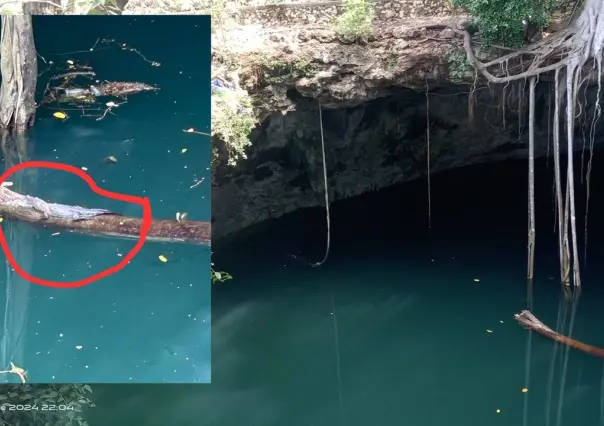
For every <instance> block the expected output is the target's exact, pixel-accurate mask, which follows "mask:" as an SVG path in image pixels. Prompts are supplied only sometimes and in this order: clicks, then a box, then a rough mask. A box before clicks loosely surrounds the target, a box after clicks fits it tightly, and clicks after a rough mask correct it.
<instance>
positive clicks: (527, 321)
mask: <svg viewBox="0 0 604 426" xmlns="http://www.w3.org/2000/svg"><path fill="white" fill-rule="evenodd" d="M514 319H515V320H516V321H518V322H519V323H520V324H522V325H523V326H525V327H526V328H528V329H529V330H532V331H536V332H537V333H539V334H541V335H543V336H545V337H548V338H550V339H552V340H554V341H556V342H558V343H562V344H564V345H566V346H570V347H571V348H573V349H577V350H579V351H581V352H585V353H586V354H589V355H593V356H596V357H598V358H604V349H601V348H598V347H595V346H592V345H588V344H586V343H583V342H579V341H578V340H575V339H572V338H570V337H567V336H564V335H562V334H559V333H557V332H555V331H554V330H552V329H551V328H549V327H548V326H546V325H545V324H543V323H542V322H541V321H539V320H538V319H537V317H535V316H534V315H533V314H532V313H531V312H530V311H522V312H520V313H519V314H516V315H514Z"/></svg>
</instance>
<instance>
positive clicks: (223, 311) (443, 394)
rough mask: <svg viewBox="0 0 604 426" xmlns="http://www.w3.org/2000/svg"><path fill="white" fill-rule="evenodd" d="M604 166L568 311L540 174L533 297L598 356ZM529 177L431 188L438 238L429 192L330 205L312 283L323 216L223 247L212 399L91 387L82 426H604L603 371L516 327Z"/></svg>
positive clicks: (602, 323)
mask: <svg viewBox="0 0 604 426" xmlns="http://www.w3.org/2000/svg"><path fill="white" fill-rule="evenodd" d="M603 160H604V157H603V156H602V155H599V156H597V157H596V158H595V159H594V175H593V177H592V199H591V205H590V218H591V222H590V224H589V240H588V241H589V247H588V257H587V261H586V262H583V263H584V265H583V266H584V268H583V283H584V290H583V293H582V295H581V297H580V298H579V299H578V303H577V304H575V305H574V307H573V305H572V304H563V306H562V308H560V300H561V299H560V288H559V284H558V281H557V277H558V276H559V272H558V261H557V257H556V253H557V249H556V246H555V236H554V234H553V230H554V215H553V210H552V203H551V193H552V192H551V188H552V186H551V182H552V179H551V176H552V172H551V164H550V165H549V166H546V164H545V162H543V161H542V162H540V163H539V164H538V167H537V168H538V177H539V178H538V182H537V194H538V197H537V242H536V247H537V259H536V272H535V276H536V280H535V283H534V289H533V293H532V296H533V297H532V304H533V306H532V312H534V314H535V315H536V316H537V317H538V318H539V319H540V320H542V321H543V322H544V323H545V324H547V325H549V326H550V327H552V328H556V326H557V324H558V325H559V326H560V327H562V326H564V327H565V328H561V330H562V331H563V332H565V333H567V334H571V335H572V336H573V337H575V338H576V339H579V340H581V341H583V342H586V343H590V344H593V345H596V346H600V347H602V346H604V340H603V339H602V330H603V329H604V315H602V309H601V307H602V300H603V299H602V297H603V293H604V292H603V290H602V288H603V287H602V282H601V281H602V280H601V277H602V276H603V272H604V270H603V267H602V265H603V262H602V259H603V256H604V232H603V231H604V229H603V227H602V223H601V221H599V220H598V218H599V217H601V215H602V214H603V213H604V203H603V202H602V182H603V181H604V173H603V169H602V168H600V167H598V166H597V165H598V164H602V161H603ZM577 161H580V160H579V159H578V160H577ZM526 173H527V172H526V162H522V161H519V162H509V163H502V164H498V165H485V166H478V167H473V168H468V169H465V170H457V171H452V172H449V173H443V174H441V175H435V176H434V177H433V179H432V185H433V186H432V228H431V229H428V227H427V188H426V182H425V181H418V182H414V183H411V184H405V185H399V186H396V187H393V188H390V189H387V190H383V191H379V192H377V193H373V194H368V195H365V196H362V197H358V198H355V199H351V200H348V201H344V202H336V203H334V204H333V205H332V207H333V209H332V213H333V216H332V224H333V235H332V237H333V238H332V242H333V244H332V252H331V254H330V257H329V260H328V262H327V263H326V264H325V265H324V266H322V267H318V268H310V267H308V266H307V265H306V264H304V262H303V261H302V262H301V261H300V259H302V258H305V261H309V262H316V261H319V260H320V259H321V258H322V257H323V250H324V245H325V234H324V230H325V225H324V223H325V222H324V220H325V219H324V211H323V210H322V209H311V210H306V211H300V212H298V213H294V214H291V215H290V216H287V217H284V218H282V219H281V220H277V221H275V222H273V223H271V224H268V225H266V226H263V227H262V228H260V229H258V230H257V232H255V233H253V232H248V233H247V235H245V236H243V235H242V236H241V237H239V238H237V239H235V241H232V242H230V243H228V244H226V243H220V242H217V243H215V246H214V250H215V257H214V259H213V260H214V262H215V264H216V267H219V268H220V269H223V270H225V271H228V272H230V273H231V274H232V275H233V276H234V279H233V280H232V281H228V282H226V283H224V284H220V285H215V286H214V287H213V295H212V298H213V303H212V304H213V307H212V309H213V312H212V316H213V327H212V340H213V342H212V343H213V345H212V359H213V362H212V384H211V385H207V386H206V385H204V386H192V385H175V386H162V385H148V386H146V385H133V386H119V385H116V386H113V385H106V386H105V385H99V386H93V396H94V399H95V401H96V402H97V407H96V408H91V409H89V410H87V412H86V413H85V414H86V417H87V419H89V422H90V424H91V425H94V426H104V425H124V426H125V425H132V424H146V425H149V426H159V425H164V424H170V425H172V426H185V425H191V424H197V425H204V426H239V425H242V424H245V425H249V426H282V425H288V426H328V425H329V426H333V425H341V426H350V425H359V426H364V425H380V426H397V425H413V426H441V425H449V424H453V425H466V426H484V425H500V426H518V425H529V426H538V425H556V426H561V425H565V426H576V425H598V424H602V422H603V421H604V417H603V415H602V411H603V407H604V404H603V402H602V401H603V395H604V393H603V392H602V386H603V375H602V372H603V364H602V360H600V359H598V358H594V357H591V356H589V355H587V354H585V353H582V352H579V351H575V350H569V351H567V350H566V348H562V347H557V346H556V345H555V344H554V342H553V341H551V340H549V339H547V338H545V337H542V336H540V335H537V334H529V332H527V331H526V330H525V329H523V328H522V327H521V326H519V325H518V324H517V323H516V322H515V321H514V319H513V315H514V314H515V313H517V312H520V311H521V310H522V309H526V308H527V304H528V302H529V300H528V299H529V298H528V297H527V296H528V294H527V284H526V230H527V212H526V206H527V189H526V176H527V175H526ZM577 186H578V187H581V183H580V182H579V181H578V182H577ZM583 188H584V187H583ZM583 202H584V199H583V200H582V201H580V202H578V205H580V206H583V205H584V204H583ZM581 210H582V208H581ZM582 215H583V214H582V213H581V212H578V217H582ZM578 229H579V230H582V229H583V225H582V223H580V224H579V226H578ZM581 235H582V232H581ZM292 255H293V256H292ZM294 256H295V257H294ZM303 260H304V259H303ZM562 300H563V299H562ZM573 308H574V312H575V315H574V320H573V323H572V330H570V331H569V327H570V326H571V313H572V312H573ZM564 312H566V316H565V317H564V316H563V315H561V316H560V319H559V313H564ZM529 336H531V337H530V339H529ZM523 389H526V392H523Z"/></svg>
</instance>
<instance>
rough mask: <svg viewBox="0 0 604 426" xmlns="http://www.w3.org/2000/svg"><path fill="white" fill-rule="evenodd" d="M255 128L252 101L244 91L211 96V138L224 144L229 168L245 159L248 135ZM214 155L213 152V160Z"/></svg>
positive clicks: (229, 91) (235, 90)
mask: <svg viewBox="0 0 604 426" xmlns="http://www.w3.org/2000/svg"><path fill="white" fill-rule="evenodd" d="M255 126H256V117H255V116H254V113H253V110H252V100H251V98H250V96H249V94H248V93H247V91H246V90H243V89H240V88H239V89H233V90H228V91H224V92H220V93H213V94H212V136H214V135H216V136H217V137H218V138H219V139H220V140H221V141H223V142H224V143H225V145H226V148H227V151H228V164H229V165H230V166H234V165H235V164H237V162H238V161H239V160H241V159H245V158H247V156H246V153H245V150H246V148H247V147H248V146H250V145H251V144H252V143H251V142H250V133H251V132H252V129H253V128H254V127H255ZM216 154H217V153H216V151H214V158H215V157H216Z"/></svg>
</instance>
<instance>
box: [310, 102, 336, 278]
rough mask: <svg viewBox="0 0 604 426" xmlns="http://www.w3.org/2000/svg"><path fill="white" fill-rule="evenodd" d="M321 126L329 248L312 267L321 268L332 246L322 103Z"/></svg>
mask: <svg viewBox="0 0 604 426" xmlns="http://www.w3.org/2000/svg"><path fill="white" fill-rule="evenodd" d="M319 126H320V128H321V151H322V153H323V184H324V186H325V216H326V217H325V219H326V221H327V246H326V248H325V256H324V257H323V260H321V261H320V262H317V263H312V264H311V265H310V266H312V267H313V268H314V267H317V266H321V265H322V264H324V263H325V262H326V261H327V257H328V256H329V248H330V246H331V217H330V214H329V188H328V187H327V163H326V161H325V138H324V137H323V113H322V111H321V102H319Z"/></svg>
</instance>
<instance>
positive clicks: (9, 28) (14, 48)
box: [0, 15, 38, 131]
mask: <svg viewBox="0 0 604 426" xmlns="http://www.w3.org/2000/svg"><path fill="white" fill-rule="evenodd" d="M1 23H2V33H1V37H0V56H1V57H0V72H1V73H2V86H1V87H0V128H3V129H8V130H15V131H25V130H27V129H28V128H29V127H31V125H32V124H33V122H34V117H35V113H36V101H35V93H36V84H37V80H38V61H37V57H36V47H35V45H34V34H33V28H32V22H31V15H3V16H2V18H1Z"/></svg>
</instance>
